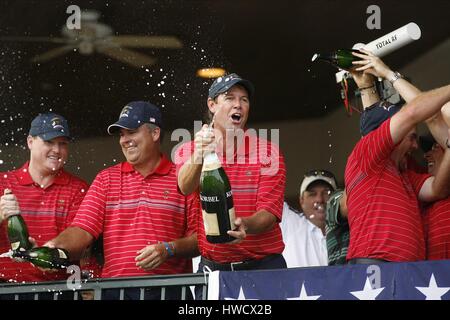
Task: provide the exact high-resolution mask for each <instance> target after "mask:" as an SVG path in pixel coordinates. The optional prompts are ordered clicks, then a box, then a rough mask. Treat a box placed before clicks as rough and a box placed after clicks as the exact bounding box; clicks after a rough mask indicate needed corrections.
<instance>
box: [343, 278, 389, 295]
mask: <svg viewBox="0 0 450 320" xmlns="http://www.w3.org/2000/svg"><path fill="white" fill-rule="evenodd" d="M383 290H384V287H383V288H378V289H373V288H372V285H371V284H370V280H369V278H368V277H367V278H366V283H365V284H364V289H362V290H361V291H351V292H350V293H351V294H352V295H354V296H355V297H357V298H358V299H359V300H375V299H376V297H377V296H378V295H379V294H380V293H381V291H383Z"/></svg>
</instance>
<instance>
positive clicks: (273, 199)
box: [256, 144, 286, 221]
mask: <svg viewBox="0 0 450 320" xmlns="http://www.w3.org/2000/svg"><path fill="white" fill-rule="evenodd" d="M269 148H270V149H269V150H270V153H269V154H268V157H267V158H266V159H265V158H264V156H261V160H260V161H261V171H260V179H259V184H258V197H257V200H256V211H261V210H265V211H268V212H270V213H272V214H273V215H274V216H275V217H276V218H277V220H278V221H281V216H282V211H283V202H284V189H285V186H286V166H285V163H284V157H283V155H282V154H281V152H280V150H279V149H278V147H277V146H275V145H273V144H269ZM262 154H264V153H262ZM262 154H261V153H260V155H262Z"/></svg>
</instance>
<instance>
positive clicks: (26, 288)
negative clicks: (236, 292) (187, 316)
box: [0, 274, 208, 300]
mask: <svg viewBox="0 0 450 320" xmlns="http://www.w3.org/2000/svg"><path fill="white" fill-rule="evenodd" d="M207 282H208V275H203V274H180V275H165V276H146V277H129V278H109V279H93V280H81V282H80V283H75V282H70V281H69V282H68V281H54V282H37V283H23V284H17V283H4V284H0V300H2V297H3V298H4V297H5V296H6V295H9V297H13V299H14V300H22V298H23V297H24V294H27V297H28V299H29V297H30V294H31V297H32V299H34V300H40V296H41V295H43V294H44V293H45V294H46V295H48V293H53V300H58V298H59V297H60V296H61V295H62V294H63V293H65V294H64V296H65V299H67V296H69V299H70V297H71V296H72V297H73V299H72V300H81V292H83V291H91V292H93V299H94V300H102V291H103V290H106V289H117V290H119V292H120V297H119V299H120V300H123V299H124V293H125V289H130V288H138V289H140V300H143V299H144V293H145V289H147V288H159V289H160V292H161V300H165V299H166V289H167V288H169V287H179V288H181V300H185V299H186V297H187V294H188V290H191V289H190V287H191V286H202V287H203V289H202V290H203V297H206V292H207V285H208V283H207ZM67 292H68V293H72V294H67Z"/></svg>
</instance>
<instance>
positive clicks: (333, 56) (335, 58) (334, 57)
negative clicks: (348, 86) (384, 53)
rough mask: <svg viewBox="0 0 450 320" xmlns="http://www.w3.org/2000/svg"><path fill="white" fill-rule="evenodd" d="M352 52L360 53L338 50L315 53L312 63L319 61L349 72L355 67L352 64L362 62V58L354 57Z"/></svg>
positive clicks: (352, 50) (351, 50) (350, 50)
mask: <svg viewBox="0 0 450 320" xmlns="http://www.w3.org/2000/svg"><path fill="white" fill-rule="evenodd" d="M352 52H358V53H360V52H359V51H358V50H354V49H338V50H336V51H333V52H330V53H315V54H314V55H313V57H312V59H311V61H316V60H317V59H319V60H322V61H326V62H328V63H331V64H332V65H334V66H335V67H338V68H341V69H344V70H348V69H351V68H353V67H355V65H354V64H352V62H353V61H357V60H361V58H359V57H356V56H354V55H352Z"/></svg>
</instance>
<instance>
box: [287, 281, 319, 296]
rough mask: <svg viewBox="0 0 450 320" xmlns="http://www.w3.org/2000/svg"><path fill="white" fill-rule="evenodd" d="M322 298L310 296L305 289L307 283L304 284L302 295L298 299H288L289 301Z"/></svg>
mask: <svg viewBox="0 0 450 320" xmlns="http://www.w3.org/2000/svg"><path fill="white" fill-rule="evenodd" d="M319 298H320V295H318V296H308V293H307V292H306V289H305V282H303V283H302V288H301V290H300V295H299V296H298V297H294V298H287V299H288V300H317V299H319Z"/></svg>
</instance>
